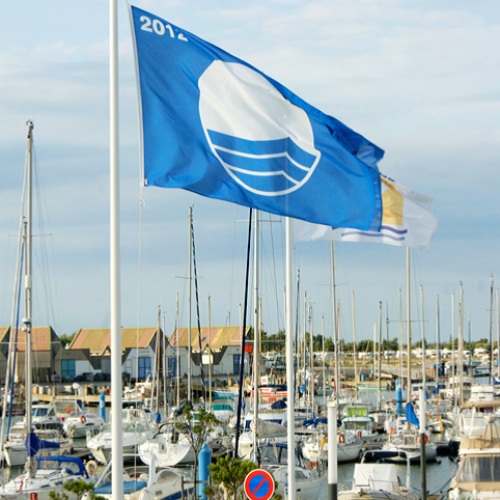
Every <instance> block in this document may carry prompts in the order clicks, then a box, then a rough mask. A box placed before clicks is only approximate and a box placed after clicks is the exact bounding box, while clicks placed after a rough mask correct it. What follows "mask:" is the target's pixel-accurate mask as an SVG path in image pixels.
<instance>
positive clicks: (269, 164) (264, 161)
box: [207, 130, 318, 195]
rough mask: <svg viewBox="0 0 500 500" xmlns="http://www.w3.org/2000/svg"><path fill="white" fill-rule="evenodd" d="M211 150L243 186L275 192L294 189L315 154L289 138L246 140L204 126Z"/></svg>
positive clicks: (304, 177) (315, 158)
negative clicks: (206, 128)
mask: <svg viewBox="0 0 500 500" xmlns="http://www.w3.org/2000/svg"><path fill="white" fill-rule="evenodd" d="M207 133H208V135H209V138H210V142H211V144H212V146H213V150H214V152H215V153H216V154H217V156H218V157H219V160H220V161H221V162H222V163H223V165H224V166H225V167H226V168H227V169H228V170H230V171H231V173H232V174H233V176H234V177H235V178H237V179H238V180H239V181H240V182H241V183H242V184H243V185H244V186H245V187H246V188H248V189H250V190H252V191H255V192H259V193H261V194H267V195H276V194H283V193H286V192H288V191H290V190H294V189H295V188H296V187H297V186H299V185H300V184H301V183H302V182H304V181H305V179H306V177H307V176H308V175H309V174H310V173H311V171H312V170H313V169H314V167H315V165H316V163H317V161H318V156H315V155H312V154H311V153H309V152H307V151H305V150H304V149H303V148H301V147H300V146H298V145H297V144H296V143H295V142H294V141H293V140H292V139H290V138H284V139H275V140H268V141H260V140H247V139H241V138H239V137H234V136H231V135H227V134H223V133H221V132H215V131H213V130H207Z"/></svg>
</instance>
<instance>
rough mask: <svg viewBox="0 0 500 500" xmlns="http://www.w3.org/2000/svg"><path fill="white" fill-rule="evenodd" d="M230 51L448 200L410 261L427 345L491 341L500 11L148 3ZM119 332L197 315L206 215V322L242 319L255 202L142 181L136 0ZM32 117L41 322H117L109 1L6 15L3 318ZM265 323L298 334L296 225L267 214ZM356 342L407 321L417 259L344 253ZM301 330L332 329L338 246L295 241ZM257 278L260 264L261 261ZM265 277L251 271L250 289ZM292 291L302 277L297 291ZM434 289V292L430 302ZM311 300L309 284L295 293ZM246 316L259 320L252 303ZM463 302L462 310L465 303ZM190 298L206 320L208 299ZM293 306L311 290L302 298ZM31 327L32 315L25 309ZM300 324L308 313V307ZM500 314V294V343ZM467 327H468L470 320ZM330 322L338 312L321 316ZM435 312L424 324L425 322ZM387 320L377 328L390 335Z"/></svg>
mask: <svg viewBox="0 0 500 500" xmlns="http://www.w3.org/2000/svg"><path fill="white" fill-rule="evenodd" d="M134 5H137V6H138V7H140V8H142V9H145V10H147V11H150V12H152V13H153V14H155V15H158V16H160V17H162V18H164V19H166V20H167V21H169V22H170V23H172V24H175V25H177V26H179V27H181V28H182V29H184V30H187V31H189V32H192V33H194V34H196V35H197V36H199V37H201V38H203V39H205V40H207V41H209V42H211V43H213V44H215V45H217V46H219V47H221V48H223V49H224V50H226V51H227V52H230V53H232V54H233V55H235V56H237V57H239V58H241V59H243V60H245V61H247V62H249V63H250V64H252V65H254V66H255V67H257V68H259V69H260V70H261V71H263V72H264V73H266V74H267V75H268V76H270V77H272V78H274V79H275V80H277V81H279V82H280V83H282V84H283V85H285V86H286V87H288V88H289V89H290V90H292V91H293V92H295V93H296V94H297V95H299V96H300V97H302V98H303V99H304V100H305V101H307V102H309V103H310V104H312V105H313V106H315V107H317V108H319V109H321V110H322V111H323V112H325V113H327V114H329V115H332V116H334V117H336V118H337V119H339V120H340V121H342V122H343V123H345V124H346V125H347V126H349V127H350V128H352V129H353V130H355V131H357V132H358V133H360V134H362V135H363V136H365V137H367V138H368V139H369V140H370V141H372V142H373V143H375V144H376V145H378V146H379V147H381V148H382V149H383V150H385V156H384V158H383V159H382V161H381V162H380V163H379V168H380V170H381V172H382V173H384V174H386V175H388V176H390V177H391V178H393V179H396V180H397V181H398V182H399V183H401V184H403V185H404V186H406V187H408V188H410V189H411V190H413V191H416V192H419V193H424V194H427V195H430V196H432V197H433V198H434V201H433V204H432V209H431V211H432V213H433V214H434V215H435V216H436V218H437V220H438V224H439V225H438V229H437V231H436V233H435V234H434V236H433V238H432V241H431V245H430V251H429V252H423V251H420V250H415V251H412V252H411V266H410V283H411V285H410V289H411V293H410V296H411V320H412V323H411V325H412V338H413V340H416V339H420V337H421V334H422V329H423V330H424V333H425V336H426V338H427V340H428V341H429V342H433V341H434V340H435V338H436V329H437V326H436V325H437V318H438V315H437V308H436V305H437V300H438V297H439V304H440V308H439V311H440V314H439V325H440V333H441V337H442V338H443V339H449V337H450V334H451V332H452V329H453V331H454V334H455V335H456V334H457V332H458V325H459V306H458V302H459V296H460V285H461V283H462V284H463V315H464V323H463V331H464V337H465V339H467V338H468V331H469V326H470V331H471V335H472V339H473V340H478V339H481V338H489V334H490V309H491V307H490V285H491V283H490V279H491V276H492V275H493V276H494V280H495V281H494V289H495V293H496V289H497V287H498V286H499V283H500V269H499V267H500V259H499V243H500V241H499V239H500V236H499V235H500V231H499V229H500V215H499V214H500V197H499V196H498V193H499V191H500V181H499V176H498V173H497V169H498V167H499V146H500V51H499V50H498V43H499V40H500V4H499V3H498V2H497V1H493V0H491V1H488V0H483V1H481V2H470V1H468V0H454V1H451V0H449V1H447V0H440V1H436V0H419V1H411V0H349V1H347V0H311V1H308V0H266V1H250V2H249V1H242V0H231V1H222V0H220V1H215V0H182V1H180V0H170V1H169V0H136V1H135V2H134ZM119 51H120V60H119V72H120V101H119V102H120V204H121V205H120V206H121V213H120V217H121V229H120V230H121V242H120V243H121V247H120V248H121V323H122V325H123V326H124V327H137V326H154V325H156V324H157V321H158V319H157V318H158V310H159V309H161V316H162V323H164V325H165V329H166V330H167V331H168V332H170V331H173V329H174V328H175V323H176V296H177V294H178V296H179V325H180V326H187V322H188V282H189V280H187V279H186V278H187V276H188V263H189V231H188V213H189V208H190V207H192V210H193V220H194V234H195V245H196V267H197V275H198V277H199V279H198V299H199V310H200V321H201V324H202V325H207V324H208V298H209V297H210V301H211V320H210V321H211V325H212V326H223V325H227V324H229V323H230V324H233V325H235V324H239V323H240V306H239V304H243V303H244V293H245V266H246V248H247V236H248V235H247V233H248V222H247V221H248V209H247V208H244V207H241V206H237V205H234V204H230V203H226V202H221V201H216V200H211V199H207V198H203V197H201V196H198V195H195V194H192V193H189V192H186V191H179V190H172V189H160V188H155V187H147V188H141V185H140V166H139V165H140V157H139V155H140V150H139V123H138V106H137V102H138V97H137V87H136V76H135V62H134V58H133V50H132V39H131V31H130V24H129V18H128V8H127V4H126V3H125V2H119ZM29 119H31V120H33V122H34V124H35V129H34V138H35V155H34V163H35V201H34V212H35V216H34V228H33V234H34V243H33V245H34V249H33V252H34V269H33V300H34V305H33V322H34V324H35V325H37V324H38V325H46V324H51V325H52V326H53V327H54V329H55V331H56V333H57V334H59V335H62V334H71V333H73V332H75V331H77V330H79V329H80V328H108V327H110V278H109V275H110V265H109V261H110V257H109V254H110V251H109V239H110V237H109V232H110V228H109V226H110V225H109V4H108V2H107V1H106V0H73V1H71V2H65V1H62V0H45V1H44V2H39V1H33V0H31V1H28V0H2V2H1V4H0V168H1V172H2V175H1V181H0V273H1V274H0V276H1V282H0V325H8V324H10V323H11V318H12V303H13V296H14V278H15V274H16V272H15V268H16V256H17V241H18V236H17V235H18V233H19V226H20V216H21V199H22V185H23V175H24V165H25V157H26V132H27V127H26V121H27V120H29ZM261 220H262V223H261V224H260V233H259V239H260V245H261V248H260V258H259V262H260V265H259V297H260V299H261V300H262V328H263V329H264V330H265V331H267V332H268V333H275V332H276V331H277V330H279V329H283V328H284V311H283V309H284V305H283V303H284V298H283V297H284V286H285V274H284V273H285V269H284V266H285V263H284V261H285V251H284V241H285V228H284V220H283V219H282V218H280V217H278V216H270V215H268V214H264V213H262V214H261ZM335 252H336V272H337V289H338V298H339V302H340V334H341V336H342V338H344V339H345V340H346V341H348V342H350V341H351V340H352V335H353V321H352V318H353V314H352V313H353V308H352V292H353V294H354V297H355V302H354V304H355V309H354V312H355V314H354V317H355V329H356V337H357V339H358V340H359V339H365V338H368V337H369V336H370V335H371V334H372V330H373V328H374V325H375V324H377V322H378V321H379V304H380V302H381V303H382V323H383V325H382V326H383V336H384V338H385V337H386V336H387V335H388V336H389V337H390V338H391V339H392V338H394V337H397V336H398V332H399V325H400V324H401V326H402V328H403V331H404V332H406V325H405V324H404V323H400V322H399V318H400V316H399V294H400V292H399V291H400V290H401V291H402V292H401V293H402V302H403V306H402V319H403V321H406V317H407V312H406V286H407V285H406V275H407V270H406V250H405V249H404V248H398V247H392V246H387V245H377V244H365V243H337V244H336V245H335ZM293 269H294V271H293V272H294V275H295V274H296V272H297V270H298V269H300V284H299V287H300V288H299V290H300V292H299V300H298V303H299V306H300V307H299V309H300V326H301V329H302V330H303V328H304V303H305V294H306V293H307V303H308V304H309V303H310V305H311V307H312V315H311V323H308V324H307V329H308V330H310V329H312V330H313V333H314V334H319V333H321V332H322V331H323V328H324V332H325V335H327V336H330V335H331V334H332V329H333V328H332V325H333V320H332V317H333V313H332V309H333V306H332V292H331V268H330V243H328V242H310V243H295V244H294V248H293ZM251 272H252V273H253V265H252V267H251ZM252 285H253V277H251V280H250V286H252ZM294 288H295V284H294ZM421 290H423V301H422V300H421ZM294 293H295V290H294ZM249 297H250V303H249V306H248V313H247V315H248V320H247V323H248V322H252V321H253V312H252V311H253V299H252V297H253V292H252V290H250V293H249ZM453 297H454V299H453ZM194 299H195V293H194V288H193V306H192V310H193V316H192V318H193V319H192V322H193V325H194V324H195V323H196V304H195V300H194ZM295 303H296V297H295V298H294V304H295ZM20 314H21V317H22V312H21V313H20ZM294 315H295V311H294ZM497 315H498V309H497V305H496V298H495V300H494V314H493V316H494V318H495V325H494V337H495V338H496V336H497V317H498V316H497ZM469 316H470V322H469V321H468V317H469ZM322 318H324V321H322ZM422 319H423V320H422ZM376 328H378V327H376Z"/></svg>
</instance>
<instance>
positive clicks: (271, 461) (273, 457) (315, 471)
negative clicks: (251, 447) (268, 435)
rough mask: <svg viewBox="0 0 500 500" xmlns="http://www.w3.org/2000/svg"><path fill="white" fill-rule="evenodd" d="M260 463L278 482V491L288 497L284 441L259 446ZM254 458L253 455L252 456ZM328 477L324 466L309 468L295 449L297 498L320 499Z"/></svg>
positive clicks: (286, 459)
mask: <svg viewBox="0 0 500 500" xmlns="http://www.w3.org/2000/svg"><path fill="white" fill-rule="evenodd" d="M259 455H260V465H261V467H262V468H263V469H265V470H267V471H268V472H270V473H271V474H272V475H273V477H274V480H275V482H277V483H278V486H277V488H276V490H275V491H276V492H277V493H279V494H281V495H282V496H283V498H287V497H288V494H287V484H288V448H287V445H286V444H284V443H267V444H265V445H263V446H259ZM251 459H252V460H253V456H252V457H251ZM326 482H327V478H326V475H325V472H324V470H323V469H322V468H318V467H311V468H307V467H306V464H305V463H304V462H303V460H302V459H301V457H300V455H299V453H298V451H297V450H295V490H296V498H297V500H318V499H319V498H320V496H321V494H322V492H323V491H324V489H325V488H326Z"/></svg>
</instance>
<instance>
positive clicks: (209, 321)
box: [208, 295, 212, 412]
mask: <svg viewBox="0 0 500 500" xmlns="http://www.w3.org/2000/svg"><path fill="white" fill-rule="evenodd" d="M211 311H212V308H211V304H210V295H209V296H208V411H210V412H211V411H212V318H211Z"/></svg>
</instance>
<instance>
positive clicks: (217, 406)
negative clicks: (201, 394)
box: [211, 396, 236, 423]
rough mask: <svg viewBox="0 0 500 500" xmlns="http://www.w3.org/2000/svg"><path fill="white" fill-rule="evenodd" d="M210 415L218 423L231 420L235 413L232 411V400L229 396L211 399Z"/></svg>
mask: <svg viewBox="0 0 500 500" xmlns="http://www.w3.org/2000/svg"><path fill="white" fill-rule="evenodd" d="M211 413H213V414H214V415H215V417H216V418H217V420H219V421H220V422H223V423H225V422H228V421H229V420H230V419H231V418H233V417H234V416H236V412H235V411H234V400H233V399H232V398H230V397H229V396H226V397H217V398H213V399H212V405H211Z"/></svg>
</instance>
